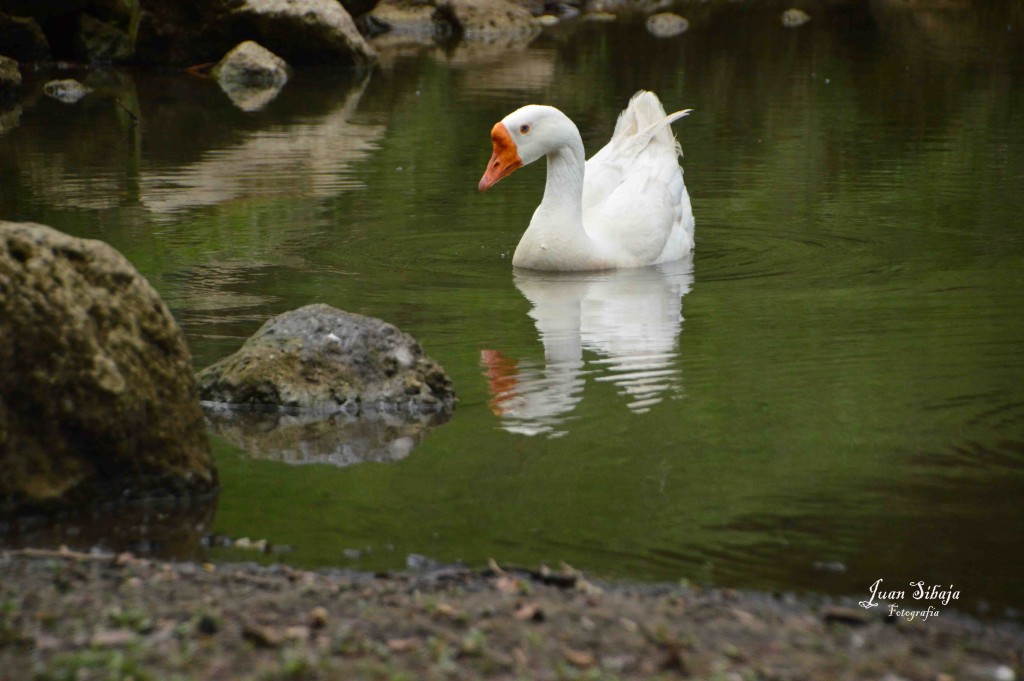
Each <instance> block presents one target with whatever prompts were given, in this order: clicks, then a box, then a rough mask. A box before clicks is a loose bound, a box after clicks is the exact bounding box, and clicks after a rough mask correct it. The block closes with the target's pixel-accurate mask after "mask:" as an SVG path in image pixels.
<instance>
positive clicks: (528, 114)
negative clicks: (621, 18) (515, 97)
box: [480, 90, 694, 271]
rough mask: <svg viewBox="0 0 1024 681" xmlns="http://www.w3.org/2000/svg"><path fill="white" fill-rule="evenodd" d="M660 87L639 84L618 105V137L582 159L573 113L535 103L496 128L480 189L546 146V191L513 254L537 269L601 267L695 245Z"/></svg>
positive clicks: (676, 253)
mask: <svg viewBox="0 0 1024 681" xmlns="http://www.w3.org/2000/svg"><path fill="white" fill-rule="evenodd" d="M688 113H690V110H689V109H686V110H684V111H677V112H675V113H673V114H670V115H666V114H665V109H664V108H663V107H662V105H661V102H660V101H659V100H658V97H657V96H656V95H655V94H654V93H653V92H647V91H644V90H641V91H639V92H637V93H636V94H635V95H633V98H632V99H631V100H630V102H629V106H627V107H626V109H625V110H624V111H623V112H622V113H621V114H619V120H618V121H617V122H616V124H615V131H614V132H613V133H612V138H611V141H609V142H608V144H607V145H605V147H604V148H603V149H601V151H599V152H597V153H596V154H594V155H593V156H592V157H591V158H590V160H589V161H586V162H584V152H583V140H582V138H581V137H580V133H579V130H577V128H576V126H575V125H574V124H573V122H572V121H571V120H569V117H568V116H566V115H565V114H563V113H562V112H561V111H559V110H558V109H556V108H554V107H550V106H541V105H537V104H531V105H529V106H524V107H523V108H521V109H518V110H516V111H513V112H512V113H510V114H509V115H508V116H505V118H503V119H502V120H501V121H499V122H498V123H496V124H495V125H494V128H492V129H491V141H492V142H493V144H494V154H493V155H492V156H491V160H490V161H488V163H487V170H486V172H484V176H483V177H482V178H481V179H480V191H482V192H483V191H487V190H488V189H490V188H491V187H493V186H494V185H495V184H496V183H497V182H498V181H499V180H501V179H502V178H504V177H506V176H507V175H510V174H511V173H513V172H514V171H516V170H518V169H519V168H522V167H523V166H524V165H527V164H529V163H532V162H534V161H536V160H537V159H539V158H540V157H541V156H547V158H548V176H547V185H546V186H545V188H544V199H543V200H542V201H541V203H540V205H539V206H538V207H537V210H536V211H535V212H534V214H533V219H531V220H530V226H529V227H527V229H526V232H525V233H524V234H523V237H522V239H520V241H519V246H517V247H516V252H515V255H514V256H513V257H512V264H513V265H514V266H516V267H523V268H527V269H534V270H569V271H571V270H604V269H612V268H619V267H641V266H644V265H656V264H660V263H666V262H672V261H674V260H678V259H679V258H682V257H683V256H684V255H686V254H687V253H689V252H690V251H691V250H692V249H693V228H694V220H693V211H692V209H691V207H690V196H689V194H688V193H687V192H686V185H685V184H683V171H682V168H680V167H679V161H678V157H679V156H680V155H681V154H682V150H681V149H680V147H679V143H678V142H677V141H676V139H675V136H674V135H673V134H672V130H671V129H670V128H669V125H670V124H671V123H672V122H673V121H676V120H678V119H680V118H682V117H683V116H685V115H687V114H688Z"/></svg>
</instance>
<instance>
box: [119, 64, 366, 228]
mask: <svg viewBox="0 0 1024 681" xmlns="http://www.w3.org/2000/svg"><path fill="white" fill-rule="evenodd" d="M367 82H368V81H363V82H362V83H361V84H359V85H358V86H356V87H355V88H354V89H353V90H352V91H351V92H350V93H349V94H348V96H347V97H346V98H345V101H344V102H343V103H342V105H341V106H339V107H337V108H335V109H334V110H332V111H331V112H330V113H327V114H325V115H323V116H322V117H319V118H316V119H313V120H309V119H306V120H303V121H301V122H297V123H292V124H289V125H279V126H271V127H267V128H264V129H260V130H256V131H253V132H251V133H249V134H248V135H247V136H246V137H245V139H244V140H243V141H242V142H240V143H237V144H234V145H232V146H230V147H226V148H221V149H217V150H216V151H211V152H209V153H206V154H204V155H203V157H202V158H201V159H200V160H198V161H195V162H193V163H190V164H187V165H183V166H177V167H175V168H174V169H173V170H164V171H159V172H157V171H150V172H144V173H143V174H142V177H141V178H140V188H139V192H140V194H141V201H142V204H143V205H144V206H145V207H146V208H147V209H148V210H149V211H150V212H152V213H155V214H158V215H171V214H174V213H176V212H178V211H181V210H183V209H188V208H194V207H200V206H212V205H216V204H220V203H225V202H228V201H234V200H239V199H246V198H257V197H258V198H262V199H265V198H268V197H269V198H273V197H282V198H295V197H303V196H305V197H329V196H332V195H334V194H335V193H337V191H338V190H339V189H344V188H349V189H351V188H356V187H360V186H362V184H361V182H359V181H358V180H355V179H351V180H348V186H346V181H345V179H344V176H345V171H346V170H347V169H348V168H349V167H350V166H351V165H352V164H353V163H355V162H357V161H360V160H362V159H364V158H366V157H368V156H369V155H370V154H371V153H372V152H373V151H374V149H376V148H377V145H378V142H379V140H380V139H381V138H382V137H383V136H384V132H385V127H384V126H383V125H372V124H363V123H355V122H353V121H352V117H353V116H354V114H355V111H356V109H357V108H358V106H359V101H360V99H362V96H363V92H364V91H365V89H366V84H367Z"/></svg>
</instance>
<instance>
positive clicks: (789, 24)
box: [782, 8, 811, 28]
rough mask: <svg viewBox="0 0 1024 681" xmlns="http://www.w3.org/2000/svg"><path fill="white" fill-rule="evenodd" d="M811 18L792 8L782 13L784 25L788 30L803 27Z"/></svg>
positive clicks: (805, 13)
mask: <svg viewBox="0 0 1024 681" xmlns="http://www.w3.org/2000/svg"><path fill="white" fill-rule="evenodd" d="M810 20H811V17H810V16H809V15H808V14H807V12H804V11H803V10H800V9H796V8H791V9H787V10H786V11H785V12H783V13H782V25H783V26H785V27H786V28H796V27H797V26H803V25H804V24H806V23H807V22H808V21H810Z"/></svg>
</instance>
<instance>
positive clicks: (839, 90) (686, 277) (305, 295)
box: [0, 3, 1024, 616]
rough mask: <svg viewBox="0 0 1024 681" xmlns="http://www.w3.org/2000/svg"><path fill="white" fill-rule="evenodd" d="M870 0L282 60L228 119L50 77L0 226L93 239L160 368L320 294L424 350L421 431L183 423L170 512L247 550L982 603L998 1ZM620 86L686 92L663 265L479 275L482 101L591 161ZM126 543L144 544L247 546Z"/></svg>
mask: <svg viewBox="0 0 1024 681" xmlns="http://www.w3.org/2000/svg"><path fill="white" fill-rule="evenodd" d="M896 4H897V5H898V4H900V3H896ZM1010 4H1011V5H1012V4H1013V3H1010ZM884 6H885V3H875V4H874V5H873V6H872V7H873V8H874V10H873V11H874V13H873V14H865V15H859V14H852V13H851V14H850V15H840V16H836V17H833V18H832V19H831V20H830V21H824V20H818V21H812V22H811V23H810V24H808V25H806V26H805V27H803V28H801V29H799V30H795V31H794V30H786V29H783V28H782V27H781V25H779V24H778V22H777V17H776V16H775V15H772V16H771V17H765V16H754V15H753V14H752V13H748V12H746V11H745V10H744V9H743V7H745V5H742V6H735V5H734V7H733V10H732V11H731V12H723V13H721V14H708V15H707V16H705V17H704V20H701V19H700V17H696V18H694V19H692V22H693V25H692V26H691V29H690V30H689V31H688V32H687V33H685V34H684V35H683V36H681V37H679V38H675V39H671V40H665V41H655V40H653V39H651V38H650V37H649V36H647V35H646V34H645V33H644V31H643V28H642V25H640V24H634V23H629V22H626V23H621V24H612V25H606V24H580V25H577V26H575V27H571V28H567V29H563V30H561V31H557V32H554V33H552V34H549V35H546V36H544V37H542V38H540V39H539V40H537V41H535V42H534V43H532V44H531V45H530V46H529V47H525V48H517V49H513V50H504V49H498V48H488V47H484V46H476V47H473V46H463V47H458V48H454V49H448V50H442V49H413V48H407V49H395V50H393V51H390V52H387V53H386V54H385V56H384V59H383V60H382V64H381V66H380V67H379V68H378V69H376V70H375V71H374V72H373V73H372V74H370V75H369V77H368V78H365V79H359V78H356V77H354V76H352V75H351V74H331V73H304V72H300V73H298V74H297V75H296V76H295V78H294V79H293V81H292V82H291V83H289V84H288V86H287V87H286V88H285V89H284V91H283V92H282V93H281V95H280V96H279V97H278V98H277V99H276V100H274V101H273V102H271V103H270V104H269V105H268V106H267V107H266V108H265V109H264V110H262V111H259V112H254V113H245V112H242V111H240V110H238V109H237V108H235V107H234V106H233V105H232V104H231V102H230V101H229V100H228V98H227V97H226V96H225V95H224V94H223V93H222V92H221V91H220V90H219V89H218V88H217V86H216V85H215V84H214V83H212V82H210V81H207V80H203V79H199V78H195V77H192V76H188V75H182V74H179V73H152V72H132V71H118V72H111V73H99V72H96V73H79V72H74V71H71V72H68V74H67V75H77V76H79V77H81V78H85V79H88V80H89V81H90V84H92V85H95V86H97V87H98V91H97V94H96V95H94V96H92V97H90V98H88V99H86V100H84V101H83V102H81V103H79V104H78V105H75V106H71V107H69V106H65V105H62V104H59V103H57V102H56V101H53V100H50V99H48V98H46V97H42V96H34V97H32V98H30V99H29V100H27V101H25V102H22V103H21V105H20V109H19V110H15V111H8V112H7V113H6V114H4V118H3V121H4V123H3V124H2V125H3V129H4V132H2V133H0V215H2V216H3V217H4V218H6V219H13V220H31V221H37V222H42V223H46V224H49V225H52V226H54V227H57V228H59V229H62V230H64V231H67V232H69V233H71V234H74V235H76V236H83V237H91V238H99V239H103V240H104V241H107V242H109V243H110V244H112V245H113V246H114V247H116V248H117V249H119V250H120V251H121V252H122V253H124V254H125V255H126V256H127V257H128V258H129V259H130V260H131V261H132V262H134V263H135V265H136V266H137V267H138V268H139V269H140V270H141V271H142V273H143V274H144V275H145V276H146V277H148V279H149V280H150V281H151V282H152V283H153V285H154V286H155V287H156V288H157V289H158V290H159V291H160V293H161V294H162V296H163V297H164V299H165V300H166V301H167V302H168V304H169V305H170V306H171V308H172V310H173V312H174V314H175V316H176V317H177V319H178V320H179V322H180V323H181V325H182V327H183V328H184V330H185V332H186V334H187V336H188V339H189V342H190V344H191V347H192V351H193V354H194V357H195V360H196V365H197V367H203V366H206V365H208V364H210V363H211V362H213V361H215V360H216V359H218V358H220V357H222V356H225V355H226V354H229V353H230V352H233V351H234V350H235V349H236V348H237V347H238V346H239V345H240V344H241V342H242V341H243V340H244V339H245V338H247V337H248V336H249V335H250V334H252V333H253V332H254V331H255V330H256V329H257V328H258V327H259V326H260V325H261V324H262V322H263V321H265V320H266V319H267V318H268V317H269V316H271V315H274V314H277V313H279V312H283V311H286V310H289V309H294V308H296V307H299V306H301V305H304V304H307V303H312V302H323V303H328V304H331V305H334V306H337V307H340V308H343V309H346V310H350V311H353V312H359V313H363V314H368V315H373V316H377V317H381V318H383V319H386V320H388V321H391V322H393V323H395V324H397V325H398V326H399V327H401V328H402V329H403V330H405V331H408V332H409V333H411V334H413V335H414V336H416V337H417V338H418V339H419V340H420V341H421V342H422V344H423V345H424V347H425V349H426V351H427V352H428V353H429V354H431V355H432V356H433V357H435V358H436V359H437V360H439V361H440V362H441V363H442V364H443V365H444V366H445V367H446V369H447V370H448V371H449V372H450V374H451V375H452V377H453V379H454V382H455V386H456V389H457V391H458V393H459V396H460V403H459V406H458V409H457V411H456V413H455V415H454V416H453V418H452V419H451V420H450V421H449V422H447V423H445V424H443V425H438V426H435V427H433V428H431V429H429V430H426V431H423V430H417V431H416V432H415V433H414V434H413V435H409V434H404V435H403V434H402V433H399V434H398V435H395V436H393V437H383V436H381V437H378V439H377V440H374V437H377V436H374V435H372V434H371V435H359V436H358V437H357V436H353V437H354V438H356V439H358V438H362V439H361V440H360V442H362V443H363V444H362V445H360V446H361V447H362V449H361V450H360V451H359V452H355V453H354V454H353V453H352V452H348V454H350V455H351V456H348V458H346V456H345V455H339V456H338V457H334V458H333V459H332V458H331V457H330V456H324V457H320V458H314V462H313V463H308V465H298V464H296V463H295V462H294V460H291V462H288V461H282V460H281V458H282V457H276V458H275V457H273V456H259V455H254V454H250V453H247V452H246V451H245V450H244V449H242V448H240V447H238V446H237V444H233V443H237V442H242V441H244V438H242V439H239V438H231V437H230V436H228V435H225V436H224V437H220V436H217V437H215V438H214V446H215V449H216V454H217V462H218V466H219V468H220V472H221V480H222V483H223V490H222V492H221V494H220V497H219V499H218V500H217V502H216V508H215V509H214V511H213V512H212V519H211V518H209V517H207V518H206V519H205V522H207V523H208V526H207V527H206V530H205V531H206V532H207V533H212V534H216V535H220V536H224V537H230V538H240V537H248V538H251V539H254V540H255V539H265V540H267V541H268V542H270V543H271V544H272V545H275V546H278V547H285V548H286V549H287V552H284V553H276V554H274V555H271V556H262V557H260V559H261V560H267V561H270V560H284V561H287V562H291V563H294V564H297V565H302V566H336V565H337V566H343V567H353V568H359V569H370V570H390V569H400V568H402V567H404V566H405V565H406V564H407V563H408V562H411V563H417V562H418V561H419V560H420V559H418V558H416V557H417V556H424V557H426V559H429V560H436V561H441V562H450V561H458V560H461V561H465V562H467V563H469V564H472V565H483V564H485V563H486V561H487V559H488V558H494V559H496V560H497V561H498V562H499V563H503V564H519V565H529V566H535V565H538V564H540V563H547V564H550V565H557V564H558V562H559V561H565V562H566V563H569V564H571V565H573V566H574V567H577V568H581V569H583V570H585V571H587V572H588V573H589V574H591V575H595V576H601V577H626V578H632V579H642V580H678V579H688V580H691V581H694V582H701V583H712V584H719V585H725V586H732V587H739V588H764V589H772V590H784V591H789V590H792V591H801V592H815V593H841V594H851V595H861V594H866V592H867V587H868V585H870V584H871V583H873V582H874V581H876V580H877V579H879V578H883V579H884V580H885V584H886V585H892V586H893V587H895V586H896V585H902V584H906V583H907V582H910V581H918V580H922V581H924V582H926V583H927V584H939V585H942V586H944V587H945V586H947V585H953V586H954V587H955V588H956V589H958V590H960V591H961V601H960V603H959V606H960V607H961V608H962V609H966V610H969V611H974V610H975V609H977V610H979V611H981V612H992V613H993V614H996V615H1000V616H1002V615H1004V614H1006V613H1007V609H1012V608H1022V607H1024V590H1022V589H1021V588H1020V585H1019V574H1020V568H1019V566H1020V565H1021V563H1022V561H1024V531H1022V530H1024V223H1022V220H1021V215H1022V214H1024V49H1022V45H1021V39H1020V36H1024V22H1021V25H1020V26H1016V25H1013V24H1011V23H1010V21H1011V20H1012V19H1013V18H1014V17H1009V18H1004V17H998V16H997V17H992V16H982V17H966V18H965V17H963V16H961V15H959V14H957V13H955V12H940V13H934V14H911V13H899V12H892V13H889V12H886V11H885V10H884ZM52 75H53V74H37V75H36V76H34V78H35V79H36V80H38V81H39V83H41V82H42V80H43V78H44V76H47V77H49V76H52ZM61 75H65V74H61ZM30 80H31V79H30ZM641 87H644V88H649V89H653V90H654V91H655V92H657V93H658V95H659V96H660V97H661V98H662V100H663V101H664V102H665V105H666V107H668V108H669V110H674V109H678V108H692V109H694V113H693V114H691V116H690V117H689V118H686V119H684V120H683V121H682V122H680V123H677V124H676V125H675V126H674V129H675V132H676V134H677V136H678V138H679V139H680V141H681V143H682V146H683V149H684V151H685V158H684V160H683V165H684V168H685V172H686V175H685V177H686V182H687V186H688V188H689V192H690V195H691V197H692V201H693V207H694V213H695V215H696V220H697V232H696V241H697V246H696V251H695V253H694V255H693V258H692V260H687V261H684V262H682V263H677V264H674V265H672V266H668V267H662V268H659V269H647V270H637V271H623V272H615V273H610V274H590V275H576V276H551V275H538V274H531V273H526V272H514V271H513V269H512V266H511V253H512V251H513V250H514V248H515V245H516V243H517V241H518V239H519V236H520V234H521V233H522V230H523V228H524V227H525V225H526V224H527V223H528V222H529V219H530V215H531V213H532V211H533V209H534V207H535V206H536V204H537V202H538V201H539V200H540V195H541V193H542V188H543V183H544V168H543V164H536V165H535V166H531V167H529V168H526V169H524V170H522V171H520V172H519V173H517V174H516V175H514V176H513V177H511V178H508V179H506V180H505V181H503V182H502V183H501V184H500V185H499V186H498V187H496V188H495V189H494V190H492V191H491V192H488V193H487V194H480V193H478V192H477V189H476V184H477V181H478V180H479V177H480V175H481V174H482V172H483V169H484V164H485V163H486V161H487V158H488V157H489V155H490V152H491V149H490V143H489V139H488V133H489V131H490V128H491V126H492V125H493V123H494V122H495V121H497V120H499V119H500V118H501V117H502V116H504V115H505V114H506V113H508V112H509V111H511V110H513V109H515V108H517V107H519V106H521V105H523V104H525V103H529V102H543V103H550V104H553V105H555V106H558V107H559V108H562V109H563V110H564V111H566V112H567V113H568V114H569V115H570V116H571V117H572V118H573V119H574V120H575V121H576V122H577V124H578V125H579V127H580V130H581V132H582V135H583V139H584V143H585V145H586V146H587V149H588V151H589V152H590V153H593V152H594V151H596V149H597V148H599V146H600V145H602V144H603V143H604V141H605V140H606V139H607V137H608V136H609V135H610V132H611V128H612V125H613V123H614V120H615V116H616V115H617V113H618V111H619V110H620V109H621V108H622V107H623V106H624V104H625V102H626V101H627V100H628V98H629V96H630V95H631V94H632V93H633V92H634V91H636V90H637V89H638V88H641ZM136 118H137V120H136ZM339 427H340V426H339ZM344 440H345V439H344V438H341V440H339V443H338V445H337V446H338V448H339V449H338V451H339V452H341V450H344V448H345V441H344ZM367 443H369V444H367ZM396 443H397V444H396ZM342 454H344V452H342ZM299 460H302V459H301V457H300V459H299ZM353 461H363V462H361V463H353ZM341 464H351V465H341ZM156 515H157V516H159V518H160V519H161V523H162V525H161V526H162V527H164V529H165V530H166V529H167V528H168V527H170V528H171V529H170V530H168V531H169V532H171V533H173V531H174V528H175V527H176V524H177V523H193V525H194V524H195V523H196V522H197V520H196V517H195V514H186V515H185V516H179V515H175V514H174V513H167V512H160V513H158V514H156ZM154 517H155V516H154ZM76 522H77V521H74V520H71V521H68V524H69V526H74V525H75V523H76ZM58 529H59V528H58ZM65 529H67V530H68V531H67V532H64V533H63V534H61V541H68V537H71V538H72V539H73V538H74V537H75V536H90V537H93V536H98V537H99V539H98V541H101V542H106V543H108V544H110V543H117V542H118V541H121V542H128V543H129V544H130V543H131V538H127V539H126V538H124V537H120V538H119V539H116V540H115V539H113V538H111V537H107V536H104V534H103V531H102V530H100V531H98V534H96V532H97V531H96V530H95V529H94V530H91V531H86V530H83V529H82V528H81V527H74V528H71V529H73V531H71V529H69V528H65ZM58 534H60V532H58ZM161 537H162V535H161V534H160V533H159V532H157V533H156V534H154V535H153V536H152V537H150V544H149V547H150V548H151V549H152V550H154V551H155V552H157V553H158V554H161V555H175V556H178V557H185V558H196V557H204V558H207V559H212V560H249V559H253V558H256V557H257V555H256V554H254V553H252V552H247V551H242V550H238V549H232V548H219V547H217V546H201V545H200V544H199V542H198V540H190V541H186V542H172V541H164V540H163V539H162V538H161ZM208 543H209V542H208ZM214 543H216V542H214ZM1010 612H1011V614H1012V611H1010Z"/></svg>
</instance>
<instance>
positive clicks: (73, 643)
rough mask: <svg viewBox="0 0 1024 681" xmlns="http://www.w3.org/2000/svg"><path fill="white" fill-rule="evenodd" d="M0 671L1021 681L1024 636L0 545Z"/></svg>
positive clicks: (837, 615)
mask: <svg viewBox="0 0 1024 681" xmlns="http://www.w3.org/2000/svg"><path fill="white" fill-rule="evenodd" d="M0 574H2V575H3V579H2V582H0V680H2V681H15V680H21V679H78V680H83V679H104V680H106V679H129V678H130V679H134V680H135V681H142V680H144V679H181V680H185V679H196V680H198V679H204V680H206V679H210V680H213V679H266V680H270V679H311V680H312V679H480V678H495V679H573V678H585V679H649V678H664V679H675V678H694V679H715V680H722V681H742V680H747V679H765V680H768V679H774V680H779V681H783V680H797V679H885V680H886V681H898V680H899V679H907V680H910V681H917V680H921V681H925V680H927V681H948V680H950V679H956V680H964V679H979V680H982V679H988V680H1005V681H1008V680H1012V679H1015V678H1021V663H1022V662H1021V661H1022V654H1024V631H1022V629H1021V628H1020V627H1019V626H1018V625H1016V624H1013V623H1005V622H1003V623H1000V622H980V621H977V620H974V619H971V618H968V617H965V616H961V615H958V614H957V613H955V612H954V611H952V610H949V609H941V614H940V616H938V617H931V618H929V619H928V620H927V621H924V622H922V621H920V619H917V620H915V621H912V622H910V621H907V620H906V618H902V619H891V620H887V619H886V616H885V615H886V613H885V612H881V611H883V610H885V608H884V607H883V608H877V609H875V610H872V611H870V612H869V611H865V610H862V609H861V608H858V607H857V606H856V604H855V603H853V602H850V603H845V602H835V601H811V600H807V599H798V598H794V597H788V596H773V595H768V594H759V593H746V592H736V591H731V590H727V589H700V588H694V587H691V586H686V585H638V584H629V583H601V582H593V581H590V580H588V579H587V578H586V577H585V576H584V575H581V574H579V573H576V572H573V571H571V570H569V569H564V570H561V571H555V572H550V571H546V570H544V571H527V570H507V569H502V568H501V567H499V566H497V565H492V568H491V569H489V570H484V571H472V570H468V569H463V568H444V569H440V570H434V571H430V572H424V573H417V574H412V573H402V574H392V575H368V574H361V573H347V572H340V571H316V572H310V571H304V570H296V569H293V568H290V567H285V566H273V567H260V566H256V565H251V564H245V565H212V564H197V563H166V562H161V561H153V560H148V559H137V558H135V557H134V556H132V555H131V554H120V555H113V554H82V553H73V552H69V551H37V550H23V551H8V552H4V553H2V554H0Z"/></svg>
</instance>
